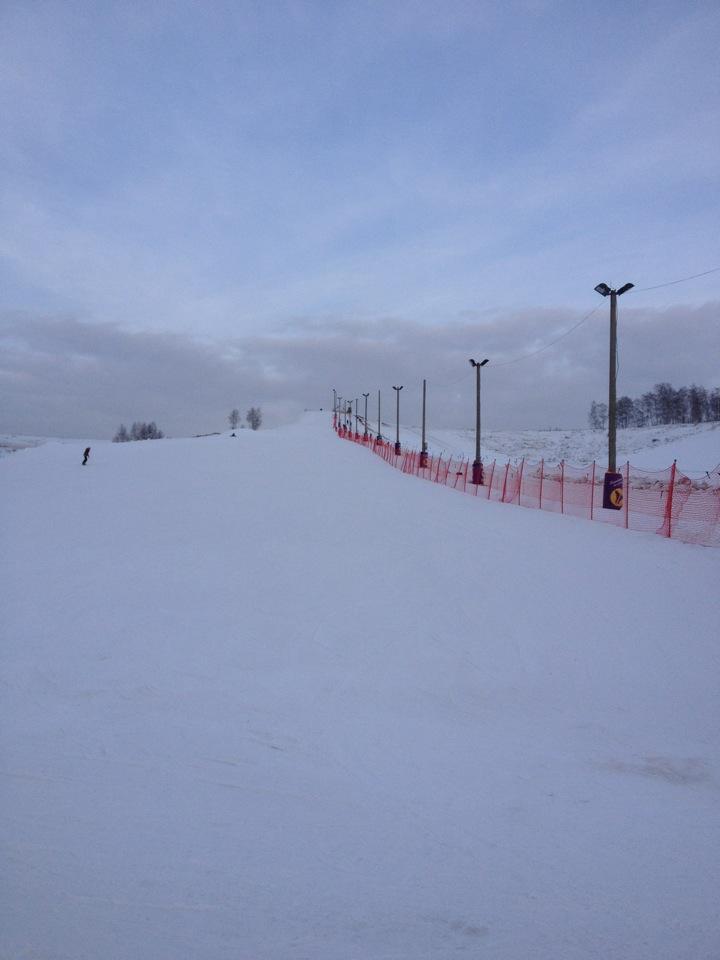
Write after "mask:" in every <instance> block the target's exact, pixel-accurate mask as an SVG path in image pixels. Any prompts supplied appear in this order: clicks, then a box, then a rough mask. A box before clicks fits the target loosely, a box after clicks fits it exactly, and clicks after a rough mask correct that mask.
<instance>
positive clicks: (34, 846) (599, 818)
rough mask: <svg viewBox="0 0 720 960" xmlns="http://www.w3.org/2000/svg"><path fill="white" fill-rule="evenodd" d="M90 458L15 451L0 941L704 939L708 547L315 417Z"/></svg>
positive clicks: (174, 952) (10, 950) (116, 957)
mask: <svg viewBox="0 0 720 960" xmlns="http://www.w3.org/2000/svg"><path fill="white" fill-rule="evenodd" d="M667 446H668V448H669V447H670V446H671V444H667ZM80 453H81V446H80V445H78V448H77V449H76V448H75V447H74V446H73V445H71V444H51V443H48V444H45V445H43V446H39V447H37V448H35V449H29V450H26V451H24V452H22V453H18V454H16V455H14V456H8V457H5V458H3V459H2V461H0V490H1V491H2V503H3V516H2V530H3V560H4V584H5V590H4V602H3V633H4V635H5V642H4V644H3V661H2V677H3V697H2V703H1V706H0V730H1V731H2V732H1V734H0V736H1V738H2V740H1V747H2V760H1V763H0V767H1V771H0V772H1V774H2V791H3V811H4V819H3V827H2V831H3V832H2V853H3V862H4V865H5V866H4V870H3V873H4V891H3V895H2V898H1V899H2V907H1V908H0V910H2V918H1V922H0V929H2V930H3V933H2V935H0V936H1V938H2V939H0V957H2V958H4V960H10V958H13V960H15V958H19V957H33V958H36V960H51V958H52V960H59V958H63V960H65V958H67V960H70V958H72V960H97V958H99V957H102V958H103V960H127V958H128V957H133V958H134V960H158V958H163V960H164V958H168V960H170V958H172V960H197V958H202V960H245V958H247V960H260V958H262V960H301V958H312V960H338V958H343V960H418V958H427V960H430V958H432V960H435V958H438V960H440V958H446V957H449V956H452V955H456V954H458V955H462V956H468V957H480V956H487V957H493V958H498V960H500V958H502V960H527V958H529V957H532V958H533V960H587V958H594V957H597V958H603V960H606V958H608V957H618V958H620V957H622V958H628V960H629V958H632V960H679V958H686V960H691V958H692V960H696V958H699V957H708V958H709V957H713V956H716V955H717V953H718V949H719V945H720V922H718V919H717V911H716V891H717V889H718V885H719V884H720V814H719V813H718V809H719V807H718V794H719V791H720V748H718V740H717V729H718V721H719V720H720V715H719V714H720V711H719V709H718V699H717V676H718V666H719V665H720V664H719V661H720V654H719V653H718V643H717V601H716V595H717V581H718V573H719V572H720V551H717V550H711V549H703V548H699V547H693V546H688V545H684V544H681V543H676V542H672V541H668V540H665V539H663V538H661V537H658V536H655V535H644V534H637V533H627V532H625V531H620V530H616V529H612V528H607V527H605V526H604V525H601V524H597V525H593V524H590V523H587V522H585V521H580V520H574V519H572V518H568V517H560V516H556V515H553V514H548V513H541V512H539V511H532V510H523V509H519V508H512V507H508V506H506V505H503V504H498V503H494V502H484V501H477V500H475V499H474V498H471V497H463V496H459V495H458V494H456V493H454V492H453V491H450V490H446V489H444V488H441V487H439V486H436V485H434V484H430V483H424V482H421V481H419V480H417V479H416V478H413V477H407V476H404V475H402V474H401V473H400V472H399V471H396V470H392V469H390V468H389V467H388V466H387V465H386V464H384V463H383V462H382V461H381V460H380V459H379V458H377V457H373V456H371V455H370V454H369V453H368V452H367V451H366V450H364V449H362V448H361V447H359V446H357V445H355V444H351V443H343V442H341V441H339V440H338V439H337V438H336V437H335V435H334V434H333V433H332V431H331V430H330V429H329V425H328V418H327V416H326V415H308V416H306V417H305V418H304V419H303V421H302V422H301V423H299V424H296V425H295V426H292V427H287V428H284V429H278V430H275V431H260V432H258V433H252V432H250V431H243V432H242V433H241V434H239V435H238V437H237V438H234V439H232V438H230V437H228V436H227V434H225V435H223V436H219V437H209V438H203V439H192V440H190V439H188V440H174V441H155V442H147V443H129V444H111V443H106V444H94V445H93V452H92V456H91V460H90V463H89V464H88V466H87V467H82V466H80Z"/></svg>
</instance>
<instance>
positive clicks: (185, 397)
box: [0, 301, 720, 438]
mask: <svg viewBox="0 0 720 960" xmlns="http://www.w3.org/2000/svg"><path fill="white" fill-rule="evenodd" d="M578 319H579V317H578V316H577V315H576V314H573V313H572V312H571V311H568V310H566V309H558V310H549V309H545V310H539V311H538V310H535V311H516V312H508V313H491V312H484V313H478V314H476V315H468V316H466V317H465V318H463V319H461V320H457V321H455V322H451V323H437V324H421V323H418V322H416V321H408V320H404V319H402V318H397V317H387V318H382V319H376V320H356V319H354V318H352V317H347V316H341V317H333V316H326V317H301V318H297V319H295V320H293V321H288V322H286V323H284V324H281V325H278V326H277V327H275V328H274V329H273V330H272V331H271V332H269V333H268V334H265V335H262V336H245V337H237V338H232V339H230V338H226V339H222V340H212V339H208V338H204V339H202V340H199V339H197V338H192V337H189V336H186V335H182V334H175V333H166V332H137V331H131V330H128V329H125V328H123V327H122V326H120V325H118V324H91V323H87V322H82V321H80V320H78V319H76V318H72V317H47V316H40V315H32V314H27V313H25V314H20V313H9V314H4V315H3V316H2V317H0V348H1V349H2V361H1V362H0V388H1V389H2V394H3V397H4V403H3V407H2V413H1V414H0V431H2V432H6V433H19V434H37V435H48V436H77V437H92V438H109V437H111V436H112V434H113V433H114V431H115V430H116V429H117V427H118V426H119V425H120V423H121V422H124V423H126V424H130V423H132V422H133V421H134V420H155V421H156V422H157V423H158V425H159V426H160V427H161V428H162V429H163V430H164V431H165V432H166V433H168V434H170V435H174V436H187V435H191V434H193V433H203V432H208V431H211V430H221V429H224V428H225V422H226V416H227V413H228V412H229V411H230V409H232V407H235V406H237V407H239V408H240V409H241V410H243V411H244V410H246V409H247V408H248V407H249V406H250V405H253V404H254V405H258V404H259V405H260V406H262V408H263V411H264V413H265V421H266V423H267V424H268V426H272V425H273V424H277V423H280V422H283V421H287V420H289V419H292V418H294V417H296V416H298V415H299V414H300V412H301V411H302V410H303V409H304V408H318V407H325V408H328V407H329V406H330V405H331V398H332V390H333V388H335V389H336V390H337V391H338V393H339V394H340V395H342V396H344V397H346V398H351V399H354V398H355V397H362V394H363V393H365V392H370V394H371V398H370V408H369V409H370V411H371V412H372V414H373V416H374V413H375V411H376V402H377V400H376V398H377V390H378V389H380V390H381V391H382V392H383V394H384V396H385V400H384V409H385V411H386V412H389V410H390V404H391V396H392V391H391V387H392V385H393V384H396V385H397V384H403V386H404V387H405V389H404V391H403V395H402V419H403V421H404V422H407V423H410V424H415V423H417V422H418V420H419V415H420V393H421V383H422V379H423V378H426V379H427V380H428V398H429V399H428V402H429V417H430V420H431V422H432V423H433V424H434V425H436V426H438V427H439V426H448V425H457V426H463V425H467V426H470V425H472V423H473V418H474V374H473V371H472V369H471V368H470V365H469V364H468V358H469V357H471V356H474V357H479V356H483V357H486V356H487V357H489V358H490V363H489V364H488V366H487V367H485V368H484V371H483V420H484V422H485V423H486V425H487V426H488V428H489V429H503V428H505V429H522V428H533V427H537V428H540V427H553V426H557V427H572V426H584V425H585V423H586V417H587V410H588V408H589V405H590V402H591V401H592V400H593V399H595V400H603V399H604V398H605V396H606V393H607V329H608V321H607V304H606V303H605V302H604V301H603V302H602V303H601V305H600V307H599V308H598V310H597V312H596V313H594V314H593V315H592V316H591V317H590V318H588V320H586V321H585V323H583V324H582V325H581V326H579V327H578V329H577V330H575V331H574V332H572V333H571V334H569V335H568V336H565V337H563V338H562V339H560V340H559V342H557V343H556V344H554V345H553V346H550V347H549V348H548V349H542V348H543V347H544V346H545V345H547V344H549V343H550V342H551V341H553V340H555V339H557V338H558V337H561V336H562V335H563V334H564V333H565V332H566V331H567V330H569V329H570V327H572V326H573V325H574V324H575V323H577V321H578ZM719 331H720V303H718V302H714V303H709V304H706V305H704V306H702V307H696V308H688V307H684V308H683V307H672V308H668V309H666V310H663V311H657V310H651V309H641V308H631V307H626V306H625V304H624V303H623V304H622V307H621V312H620V374H619V387H618V389H619V391H620V393H621V394H628V395H630V396H638V395H639V394H641V393H642V392H644V391H645V390H647V389H649V388H650V387H651V386H653V385H654V384H655V383H657V382H660V381H670V382H672V383H673V384H674V385H676V386H681V385H689V384H690V383H693V382H694V383H698V384H702V385H704V386H707V387H715V386H718V385H720V369H719V368H718V363H717V343H718V333H719ZM537 351H540V352H537ZM530 354H534V355H532V356H528V355H530ZM523 358H526V359H523Z"/></svg>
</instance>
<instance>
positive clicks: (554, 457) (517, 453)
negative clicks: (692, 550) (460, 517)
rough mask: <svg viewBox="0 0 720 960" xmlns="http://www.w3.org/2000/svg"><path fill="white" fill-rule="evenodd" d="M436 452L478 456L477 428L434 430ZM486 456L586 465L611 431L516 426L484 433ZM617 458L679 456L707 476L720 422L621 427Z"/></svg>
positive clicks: (601, 452)
mask: <svg viewBox="0 0 720 960" xmlns="http://www.w3.org/2000/svg"><path fill="white" fill-rule="evenodd" d="M383 432H384V434H385V435H386V436H389V437H391V438H392V439H394V437H395V433H394V426H393V425H391V424H389V423H388V424H386V425H385V426H384V428H383ZM401 432H402V439H403V442H405V443H407V444H409V445H411V446H414V447H418V448H419V447H420V437H421V431H420V429H419V428H418V427H406V428H404V429H403V430H402V431H401ZM427 441H428V446H429V447H432V448H433V449H434V450H435V452H437V453H440V452H441V451H444V452H445V453H446V454H447V455H452V456H455V457H461V456H465V457H470V458H471V459H472V458H473V457H474V455H475V432H474V430H433V431H432V432H431V433H430V434H428V437H427ZM482 453H483V458H484V459H485V460H493V459H494V458H496V457H497V458H498V460H500V461H502V462H504V461H506V460H511V461H513V462H517V461H519V460H521V459H522V458H523V457H526V458H527V459H528V460H534V461H539V460H541V459H545V460H547V461H548V463H559V462H560V461H561V460H565V461H566V462H567V463H571V464H576V465H579V464H586V463H591V462H592V461H593V460H597V461H598V463H601V464H603V463H605V461H606V458H607V432H606V431H602V430H518V431H513V432H503V431H488V432H486V433H484V434H483V435H482ZM617 456H618V461H619V462H620V463H622V462H623V461H625V460H630V462H631V463H632V464H633V466H635V467H641V468H643V469H646V470H661V469H664V468H665V467H669V466H670V465H671V464H672V462H673V460H677V462H678V468H679V469H680V470H681V471H682V472H683V473H684V474H686V475H687V476H691V477H694V476H703V475H704V474H705V473H706V471H711V470H713V469H714V468H715V467H717V466H718V464H720V423H701V424H670V425H667V426H657V427H628V428H627V429H624V430H618V431H617Z"/></svg>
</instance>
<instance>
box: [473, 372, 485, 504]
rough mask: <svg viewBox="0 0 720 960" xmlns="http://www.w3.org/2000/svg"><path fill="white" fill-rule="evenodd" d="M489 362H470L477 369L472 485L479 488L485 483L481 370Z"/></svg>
mask: <svg viewBox="0 0 720 960" xmlns="http://www.w3.org/2000/svg"><path fill="white" fill-rule="evenodd" d="M487 362H488V360H487V358H485V360H481V361H480V362H479V363H478V362H477V361H475V360H470V363H471V364H472V366H473V367H475V376H476V380H475V460H474V461H473V465H472V480H471V481H470V482H471V483H475V484H477V485H478V486H482V483H483V468H482V458H481V456H480V368H481V367H484V366H485V364H486V363H487Z"/></svg>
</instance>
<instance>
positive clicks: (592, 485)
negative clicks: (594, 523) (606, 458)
mask: <svg viewBox="0 0 720 960" xmlns="http://www.w3.org/2000/svg"><path fill="white" fill-rule="evenodd" d="M594 503H595V461H594V460H593V468H592V478H591V479H590V519H591V520H592V518H593V506H594Z"/></svg>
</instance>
